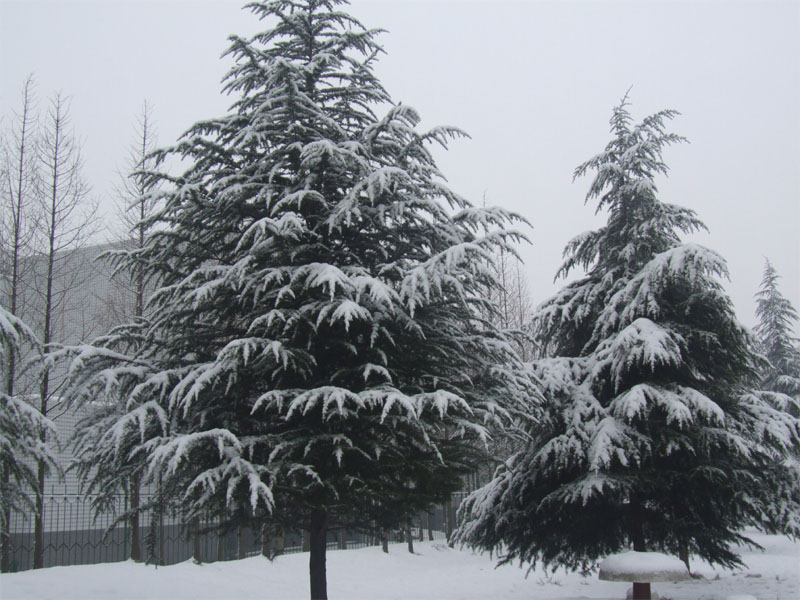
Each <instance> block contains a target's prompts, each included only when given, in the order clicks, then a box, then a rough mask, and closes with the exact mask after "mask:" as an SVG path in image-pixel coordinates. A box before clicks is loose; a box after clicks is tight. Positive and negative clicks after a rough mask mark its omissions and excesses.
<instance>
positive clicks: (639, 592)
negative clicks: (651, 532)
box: [631, 498, 651, 600]
mask: <svg viewBox="0 0 800 600" xmlns="http://www.w3.org/2000/svg"><path fill="white" fill-rule="evenodd" d="M631 541H632V542H633V550H634V551H635V552H647V546H646V545H645V541H644V526H643V523H642V515H641V505H640V504H639V502H638V500H636V499H635V498H633V499H631ZM632 598H633V600H651V596H650V584H649V583H640V582H634V584H633V596H632Z"/></svg>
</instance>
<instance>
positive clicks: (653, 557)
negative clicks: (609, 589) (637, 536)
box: [599, 551, 691, 600]
mask: <svg viewBox="0 0 800 600" xmlns="http://www.w3.org/2000/svg"><path fill="white" fill-rule="evenodd" d="M599 577H600V579H601V580H603V581H627V582H631V583H633V595H632V596H631V597H632V598H633V600H650V598H651V595H650V594H651V592H650V584H651V583H653V582H657V581H684V580H686V579H689V578H690V577H691V575H690V574H689V570H688V569H687V568H686V565H685V564H684V563H683V561H681V560H680V559H678V558H675V557H674V556H669V555H667V554H661V553H660V552H637V551H630V552H623V553H622V554H613V555H611V556H609V557H607V558H606V559H605V560H603V562H601V563H600V575H599Z"/></svg>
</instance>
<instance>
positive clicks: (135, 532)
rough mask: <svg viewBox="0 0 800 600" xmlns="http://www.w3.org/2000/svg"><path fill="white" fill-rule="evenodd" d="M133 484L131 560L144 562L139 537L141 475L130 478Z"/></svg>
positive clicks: (131, 484)
mask: <svg viewBox="0 0 800 600" xmlns="http://www.w3.org/2000/svg"><path fill="white" fill-rule="evenodd" d="M130 486H131V511H132V514H131V560H133V561H135V562H142V542H141V539H140V537H139V475H138V474H135V475H133V476H131V479H130Z"/></svg>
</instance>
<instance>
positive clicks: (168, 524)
mask: <svg viewBox="0 0 800 600" xmlns="http://www.w3.org/2000/svg"><path fill="white" fill-rule="evenodd" d="M462 496H463V495H462V494H456V495H454V496H453V499H452V504H453V509H452V510H451V511H450V513H449V514H450V517H451V519H452V515H454V514H455V511H456V508H457V507H458V504H460V502H461V499H462ZM94 499H95V498H94V497H93V496H87V495H76V494H66V493H65V494H61V495H57V494H53V495H49V496H46V497H45V499H44V518H43V524H44V528H43V529H44V533H43V550H44V553H43V554H44V566H45V567H53V566H67V565H85V564H97V563H104V562H115V561H122V560H127V559H128V558H129V557H130V555H131V543H132V535H131V527H130V524H129V522H128V521H121V522H120V523H119V524H118V525H117V526H116V527H114V528H112V529H109V527H110V526H111V525H112V524H113V523H114V521H115V519H116V517H115V516H114V512H113V511H111V512H104V513H100V514H95V511H94V509H93V507H92V502H93V500H94ZM141 500H142V504H145V503H146V502H147V500H148V499H147V497H142V499H141ZM127 508H128V506H127V498H126V497H125V496H123V495H120V496H119V498H118V499H117V503H116V506H115V509H116V512H117V513H121V512H124V511H125V510H127ZM139 523H140V526H139V540H140V544H141V554H140V555H141V557H142V559H143V560H145V561H148V562H151V563H154V564H160V565H171V564H176V563H179V562H183V561H185V560H189V559H191V558H193V557H195V558H199V560H200V561H201V562H214V561H217V560H232V559H236V558H239V557H241V556H253V555H256V554H260V553H262V551H263V550H264V549H265V548H266V546H269V545H272V548H273V550H271V551H270V552H272V551H274V546H275V540H274V539H270V540H263V539H262V529H261V527H258V528H251V527H242V528H236V529H234V530H227V531H224V532H223V530H222V529H221V528H220V527H219V525H220V524H219V522H218V521H217V520H213V519H210V520H207V521H200V522H197V523H191V524H190V523H185V522H182V521H181V520H180V518H179V517H177V516H176V515H174V514H171V513H165V514H161V515H158V514H154V512H153V511H152V510H145V511H143V512H142V513H141V515H140V518H139ZM9 525H10V527H9V534H10V545H11V565H10V567H11V568H10V570H11V571H12V572H14V571H24V570H28V569H31V568H33V549H34V520H33V515H31V514H23V513H13V514H12V518H11V521H10V523H9ZM446 529H447V527H446V524H445V511H444V507H442V506H439V507H436V508H435V509H434V510H433V511H431V512H430V513H428V514H424V515H420V516H419V517H418V518H416V519H414V520H413V528H412V532H413V537H414V539H416V540H421V539H434V540H445V539H446V535H445V531H446ZM388 537H389V542H390V543H399V542H405V541H406V540H405V532H402V531H393V532H389V534H388ZM302 540H303V536H302V533H301V532H299V531H287V532H285V533H284V535H283V539H282V540H281V542H280V546H281V548H280V549H279V552H282V553H287V554H288V553H293V552H301V551H303V542H302ZM264 542H266V544H265V543H264ZM381 543H382V539H381V537H379V536H378V535H376V534H375V533H374V532H373V533H370V532H365V531H346V530H344V531H341V530H340V531H332V532H330V534H329V539H328V547H329V549H331V550H347V549H355V548H364V547H367V546H374V545H380V544H381ZM198 555H199V556H198Z"/></svg>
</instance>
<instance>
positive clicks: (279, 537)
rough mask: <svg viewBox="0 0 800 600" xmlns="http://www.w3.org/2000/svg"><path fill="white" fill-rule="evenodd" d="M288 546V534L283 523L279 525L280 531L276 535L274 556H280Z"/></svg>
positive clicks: (273, 549) (273, 548)
mask: <svg viewBox="0 0 800 600" xmlns="http://www.w3.org/2000/svg"><path fill="white" fill-rule="evenodd" d="M285 548H286V536H285V535H284V532H283V525H279V526H278V532H277V534H276V535H275V543H274V545H273V547H272V556H273V557H275V556H280V555H281V554H283V551H284V549H285Z"/></svg>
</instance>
